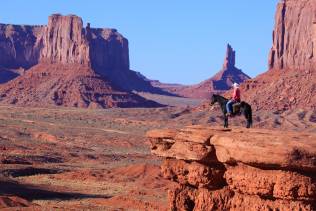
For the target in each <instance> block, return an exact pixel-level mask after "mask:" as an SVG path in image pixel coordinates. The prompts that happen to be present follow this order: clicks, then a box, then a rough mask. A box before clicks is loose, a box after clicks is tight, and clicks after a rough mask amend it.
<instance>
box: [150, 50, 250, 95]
mask: <svg viewBox="0 0 316 211" xmlns="http://www.w3.org/2000/svg"><path fill="white" fill-rule="evenodd" d="M235 58H236V52H235V51H234V49H233V48H232V47H231V46H230V45H229V44H228V45H227V49H226V55H225V59H224V62H223V67H222V69H221V70H220V71H219V72H218V73H216V74H215V75H214V76H213V77H211V78H209V79H207V80H205V81H203V82H201V83H199V84H196V85H192V86H180V85H173V84H170V85H168V84H163V83H159V82H157V81H152V84H153V85H154V86H157V87H160V88H163V89H165V90H167V91H169V92H171V93H175V94H177V95H179V96H183V97H190V98H202V99H208V98H210V97H211V96H212V94H214V93H216V94H221V93H224V92H225V91H227V90H229V89H231V87H232V84H233V83H235V82H236V83H242V82H244V81H246V80H248V79H250V77H249V76H248V75H247V74H245V73H244V72H243V71H242V70H240V69H238V68H236V66H235Z"/></svg>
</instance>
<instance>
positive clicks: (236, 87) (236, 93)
mask: <svg viewBox="0 0 316 211" xmlns="http://www.w3.org/2000/svg"><path fill="white" fill-rule="evenodd" d="M233 87H234V92H233V97H232V99H230V100H229V101H228V102H227V104H226V110H227V114H226V115H227V116H231V115H232V113H233V104H234V103H237V102H238V103H239V102H240V89H239V84H238V83H234V84H233Z"/></svg>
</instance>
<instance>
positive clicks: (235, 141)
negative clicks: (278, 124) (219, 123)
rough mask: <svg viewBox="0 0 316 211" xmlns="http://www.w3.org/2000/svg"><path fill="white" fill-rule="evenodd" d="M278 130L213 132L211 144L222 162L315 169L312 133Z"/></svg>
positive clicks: (314, 148) (315, 151) (315, 146)
mask: <svg viewBox="0 0 316 211" xmlns="http://www.w3.org/2000/svg"><path fill="white" fill-rule="evenodd" d="M300 135H301V134H296V133H293V134H282V133H281V134H280V133H276V132H273V131H270V132H269V131H268V130H261V132H260V133H258V132H257V130H254V132H253V133H252V132H251V130H249V131H247V132H246V133H244V132H242V133H235V134H234V133H232V134H229V135H216V136H213V137H212V138H211V141H210V142H211V144H212V145H214V147H215V150H216V157H217V159H218V160H219V161H220V162H223V163H234V162H236V161H237V162H242V163H246V164H250V165H255V166H262V167H279V168H280V167H282V168H287V169H305V170H306V171H312V172H315V170H316V162H315V159H316V142H315V140H316V137H315V135H313V134H309V135H306V136H304V137H302V138H299V136H300Z"/></svg>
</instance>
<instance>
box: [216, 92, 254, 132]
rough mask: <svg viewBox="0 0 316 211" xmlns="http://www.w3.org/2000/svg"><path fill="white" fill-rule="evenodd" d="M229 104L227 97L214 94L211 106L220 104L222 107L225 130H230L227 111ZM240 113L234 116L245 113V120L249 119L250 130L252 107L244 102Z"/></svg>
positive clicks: (248, 126)
mask: <svg viewBox="0 0 316 211" xmlns="http://www.w3.org/2000/svg"><path fill="white" fill-rule="evenodd" d="M227 102H228V99H226V98H225V97H222V96H220V95H216V94H214V95H213V96H212V98H211V105H214V104H215V103H219V105H220V106H221V109H222V112H223V115H224V128H228V116H227V115H226V114H227V110H226V104H227ZM240 111H241V112H240V113H238V114H233V115H234V116H235V115H240V114H241V113H243V114H244V115H245V118H246V119H247V125H246V127H247V128H250V127H251V126H252V109H251V106H250V105H249V104H248V103H246V102H244V101H242V102H241V103H240Z"/></svg>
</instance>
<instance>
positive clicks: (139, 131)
mask: <svg viewBox="0 0 316 211" xmlns="http://www.w3.org/2000/svg"><path fill="white" fill-rule="evenodd" d="M242 121H243V118H241V117H237V118H235V119H234V120H233V121H232V125H235V126H232V127H240V126H243V125H241V124H242V123H239V122H242ZM196 124H202V125H208V126H218V125H221V124H222V119H221V115H220V113H219V112H218V108H217V107H216V106H215V108H213V109H205V108H204V109H203V108H199V107H197V108H195V109H188V108H175V107H165V108H155V109H107V110H103V109H102V110H89V109H76V108H23V107H15V106H1V107H0V166H1V168H0V183H1V184H0V186H1V188H0V208H1V207H5V206H6V203H16V204H17V205H20V206H23V205H27V206H29V207H28V208H24V210H34V209H35V210H36V209H38V210H41V208H43V207H45V209H47V210H56V209H57V210H63V209H64V210H80V209H85V210H87V209H91V210H166V209H167V206H168V203H167V190H168V188H170V187H172V186H173V185H174V184H173V183H172V182H170V181H168V180H165V179H163V178H162V176H161V174H160V167H159V166H160V163H161V160H160V159H159V158H157V157H155V156H152V155H151V154H150V146H149V143H148V141H147V140H146V138H145V133H146V132H147V131H149V130H151V129H161V128H181V127H183V126H186V125H196ZM254 127H255V128H261V127H264V128H269V129H273V128H276V129H282V130H299V131H306V132H313V133H314V132H316V112H305V111H303V110H298V111H296V112H291V113H283V114H270V112H266V113H265V112H262V111H261V112H260V113H254ZM250 130H251V129H250ZM24 199H26V200H24ZM30 203H31V204H30ZM30 205H31V206H30ZM40 207H41V208H40ZM10 210H12V208H11V209H10ZM13 210H14V209H13ZM17 210H23V209H21V208H19V209H17Z"/></svg>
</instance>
